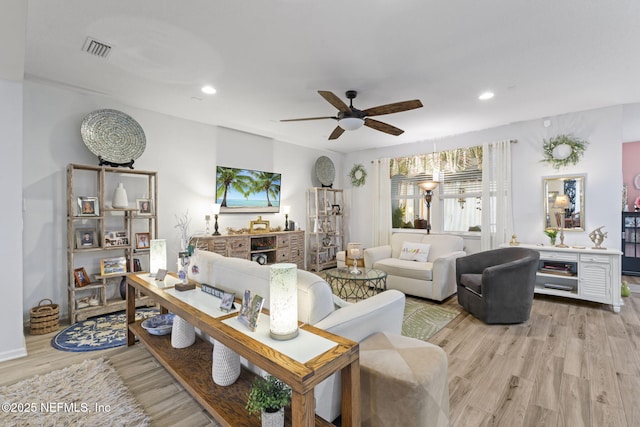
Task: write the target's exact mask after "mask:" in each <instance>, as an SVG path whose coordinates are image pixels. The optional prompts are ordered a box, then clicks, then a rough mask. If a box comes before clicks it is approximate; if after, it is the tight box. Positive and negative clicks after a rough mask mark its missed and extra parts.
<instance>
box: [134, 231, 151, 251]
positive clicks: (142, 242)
mask: <svg viewBox="0 0 640 427" xmlns="http://www.w3.org/2000/svg"><path fill="white" fill-rule="evenodd" d="M150 247H151V233H136V249H149V248H150Z"/></svg>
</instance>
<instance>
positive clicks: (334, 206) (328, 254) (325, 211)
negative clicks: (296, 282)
mask: <svg viewBox="0 0 640 427" xmlns="http://www.w3.org/2000/svg"><path fill="white" fill-rule="evenodd" d="M344 208H345V207H344V197H343V190H339V189H334V188H324V187H322V188H320V187H314V188H310V189H309V191H308V192H307V244H308V250H307V254H308V256H309V260H308V263H307V267H308V269H309V270H314V271H320V270H324V269H326V268H331V267H336V266H337V265H338V262H337V260H336V253H337V252H339V251H341V250H343V249H344V244H345V243H344V214H345V209H344Z"/></svg>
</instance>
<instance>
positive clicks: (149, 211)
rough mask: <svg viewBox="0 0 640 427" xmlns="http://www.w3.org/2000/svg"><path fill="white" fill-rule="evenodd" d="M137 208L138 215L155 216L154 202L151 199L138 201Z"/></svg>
mask: <svg viewBox="0 0 640 427" xmlns="http://www.w3.org/2000/svg"><path fill="white" fill-rule="evenodd" d="M136 206H137V208H138V210H137V211H136V214H137V215H142V216H145V215H147V216H148V215H153V200H151V199H136Z"/></svg>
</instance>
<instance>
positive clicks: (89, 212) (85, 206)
mask: <svg viewBox="0 0 640 427" xmlns="http://www.w3.org/2000/svg"><path fill="white" fill-rule="evenodd" d="M99 215H100V204H99V203H98V198H97V197H95V196H80V197H78V216H99Z"/></svg>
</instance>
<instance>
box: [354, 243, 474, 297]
mask: <svg viewBox="0 0 640 427" xmlns="http://www.w3.org/2000/svg"><path fill="white" fill-rule="evenodd" d="M405 242H409V243H410V244H411V243H413V244H415V243H421V244H427V245H430V247H429V255H428V257H427V260H426V262H419V261H409V260H405V259H400V253H401V251H402V247H403V245H404V244H405ZM390 243H391V244H390V245H385V246H378V247H374V248H368V249H365V251H364V265H365V267H369V268H375V269H378V270H382V271H384V272H386V273H387V289H397V290H399V291H402V292H404V293H405V294H408V295H414V296H418V297H423V298H429V299H432V300H436V301H443V300H444V299H446V298H448V297H449V296H451V295H453V294H455V293H456V274H455V273H456V258H458V257H461V256H464V255H466V252H464V251H463V247H464V242H463V239H462V237H460V236H453V235H448V234H422V233H394V234H392V235H391V242H390Z"/></svg>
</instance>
